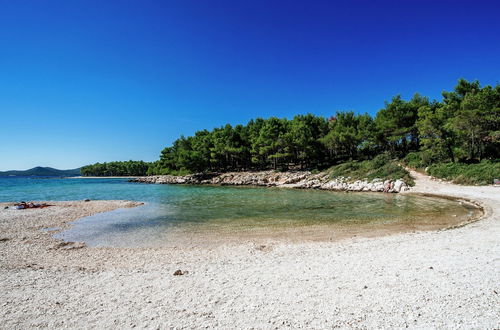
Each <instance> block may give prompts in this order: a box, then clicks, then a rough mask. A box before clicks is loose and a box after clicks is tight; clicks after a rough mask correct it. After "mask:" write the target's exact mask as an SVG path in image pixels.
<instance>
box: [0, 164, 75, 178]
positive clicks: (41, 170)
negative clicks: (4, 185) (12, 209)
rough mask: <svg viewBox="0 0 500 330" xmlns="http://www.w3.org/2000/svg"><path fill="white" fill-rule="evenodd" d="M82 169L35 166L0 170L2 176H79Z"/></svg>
mask: <svg viewBox="0 0 500 330" xmlns="http://www.w3.org/2000/svg"><path fill="white" fill-rule="evenodd" d="M78 175H80V169H79V168H75V169H73V170H58V169H56V168H52V167H41V166H37V167H33V168H31V169H29V170H25V171H5V172H0V176H78Z"/></svg>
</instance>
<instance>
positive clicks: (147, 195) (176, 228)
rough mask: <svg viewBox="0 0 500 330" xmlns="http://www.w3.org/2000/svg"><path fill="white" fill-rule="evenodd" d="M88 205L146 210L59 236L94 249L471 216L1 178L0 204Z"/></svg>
mask: <svg viewBox="0 0 500 330" xmlns="http://www.w3.org/2000/svg"><path fill="white" fill-rule="evenodd" d="M86 198H90V199H102V200H106V199H107V200H110V199H121V200H135V201H143V202H146V205H144V206H141V207H137V208H133V209H126V210H125V209H119V210H115V211H112V212H108V213H102V214H96V215H93V216H90V217H86V218H83V219H81V220H79V221H77V222H75V226H74V227H73V228H72V229H70V230H68V231H65V232H62V233H60V234H58V235H57V237H59V238H63V239H66V240H73V241H85V242H87V244H89V245H91V246H161V245H169V244H174V245H175V244H179V243H182V240H185V241H186V242H192V241H193V240H197V242H198V243H199V244H203V240H204V238H207V239H208V237H207V236H204V235H209V236H211V237H213V236H214V235H215V236H218V237H221V239H222V238H224V239H227V237H230V236H231V237H236V236H238V235H241V233H250V234H251V235H247V237H252V235H254V234H256V235H260V236H262V235H264V234H266V233H269V232H270V231H273V232H275V231H276V230H278V231H279V230H285V231H290V230H291V228H295V229H294V230H296V229H297V228H301V229H300V230H304V228H313V227H315V226H316V227H318V226H319V227H321V228H323V227H324V226H328V228H336V230H337V231H343V230H348V229H349V228H356V230H357V229H359V228H361V227H363V226H365V227H366V228H369V227H370V226H372V225H374V224H377V225H379V226H380V225H385V226H397V225H402V224H406V225H411V226H415V227H416V228H420V227H419V226H431V225H434V224H440V223H443V224H446V223H447V221H449V220H450V218H452V219H455V220H456V221H457V222H458V221H463V220H465V219H467V218H468V217H471V216H472V215H473V210H472V209H471V208H470V207H469V206H467V205H463V204H461V203H458V202H456V201H452V200H446V199H440V198H433V197H423V196H408V195H400V194H381V193H339V192H328V191H316V190H292V189H279V188H254V187H221V186H188V185H148V184H137V183H129V182H127V179H55V178H52V179H46V178H44V179H42V178H0V201H20V200H25V201H30V200H61V201H63V200H82V199H86ZM332 226H333V227H332ZM346 228H347V229H346ZM349 230H350V229H349ZM299 234H300V233H299ZM194 235H196V238H195V236H194Z"/></svg>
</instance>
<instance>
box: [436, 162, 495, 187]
mask: <svg viewBox="0 0 500 330" xmlns="http://www.w3.org/2000/svg"><path fill="white" fill-rule="evenodd" d="M427 172H428V173H429V174H430V175H432V176H435V177H437V178H442V179H445V180H452V181H453V182H454V183H458V184H468V185H470V184H474V185H475V184H479V185H485V184H492V183H493V179H498V178H499V173H500V162H499V161H496V162H492V161H487V160H483V161H481V162H480V163H478V164H461V163H441V164H433V165H431V166H429V168H428V170H427Z"/></svg>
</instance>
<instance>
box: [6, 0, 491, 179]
mask: <svg viewBox="0 0 500 330" xmlns="http://www.w3.org/2000/svg"><path fill="white" fill-rule="evenodd" d="M499 13H500V4H499V2H498V1H480V0H478V1H459V0H458V1H290V0H287V1H268V0H264V1H256V0H252V1H217V0H211V1H201V0H200V1H186V0H182V1H181V0H179V1H175V2H174V1H138V0H137V1H125V0H120V1H104V0H99V1H90V0H84V1H76V0H71V1H66V0H61V1H49V0H44V1H39V0H35V1H23V0H14V1H12V0H0V115H1V117H0V118H1V126H0V170H7V169H26V168H30V167H33V166H36V165H42V166H52V167H57V168H63V169H65V168H75V167H79V166H82V165H84V164H88V163H93V162H97V161H101V162H102V161H112V160H128V159H143V160H146V161H152V160H156V159H157V158H158V155H159V152H160V151H161V149H162V148H164V147H165V146H167V145H170V143H171V142H172V141H173V140H175V138H177V137H178V136H179V135H181V134H184V135H190V134H192V133H193V132H194V131H196V130H199V129H203V128H208V129H211V128H213V127H216V126H221V125H223V124H225V123H227V122H229V123H231V124H239V123H246V122H247V121H248V120H249V119H251V118H254V117H258V116H259V117H270V116H278V117H289V118H290V117H293V115H295V114H299V113H308V112H310V113H314V114H317V115H323V116H329V115H331V114H333V113H334V112H335V111H336V110H355V111H357V112H368V113H371V114H374V113H375V112H376V111H377V110H378V109H380V108H381V107H382V106H383V104H384V101H385V100H388V99H390V98H391V97H392V96H393V95H395V94H398V93H400V94H402V95H403V97H405V98H408V97H410V96H411V95H412V94H413V93H415V92H420V93H422V94H424V95H427V96H430V97H432V98H440V94H441V91H442V90H443V89H451V88H452V87H453V86H454V85H455V82H456V80H457V79H458V78H461V77H464V78H466V79H479V80H480V81H481V82H482V83H483V84H496V83H498V82H499V80H500V21H499V17H500V16H499V15H500V14H499Z"/></svg>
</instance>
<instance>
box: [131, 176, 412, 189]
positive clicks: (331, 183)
mask: <svg viewBox="0 0 500 330" xmlns="http://www.w3.org/2000/svg"><path fill="white" fill-rule="evenodd" d="M130 182H140V183H157V184H218V185H228V186H262V187H285V188H297V189H321V190H333V191H374V192H390V193H398V192H401V191H404V190H408V189H409V187H408V185H407V184H406V183H405V182H404V181H403V180H385V181H384V180H382V179H373V180H372V181H367V180H357V181H352V180H351V178H349V177H347V178H344V177H336V178H331V177H330V175H329V174H328V173H325V172H322V173H319V174H312V173H311V172H308V171H297V172H275V171H260V172H227V173H200V174H190V175H184V176H174V175H157V176H146V177H139V178H134V179H131V180H130Z"/></svg>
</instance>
